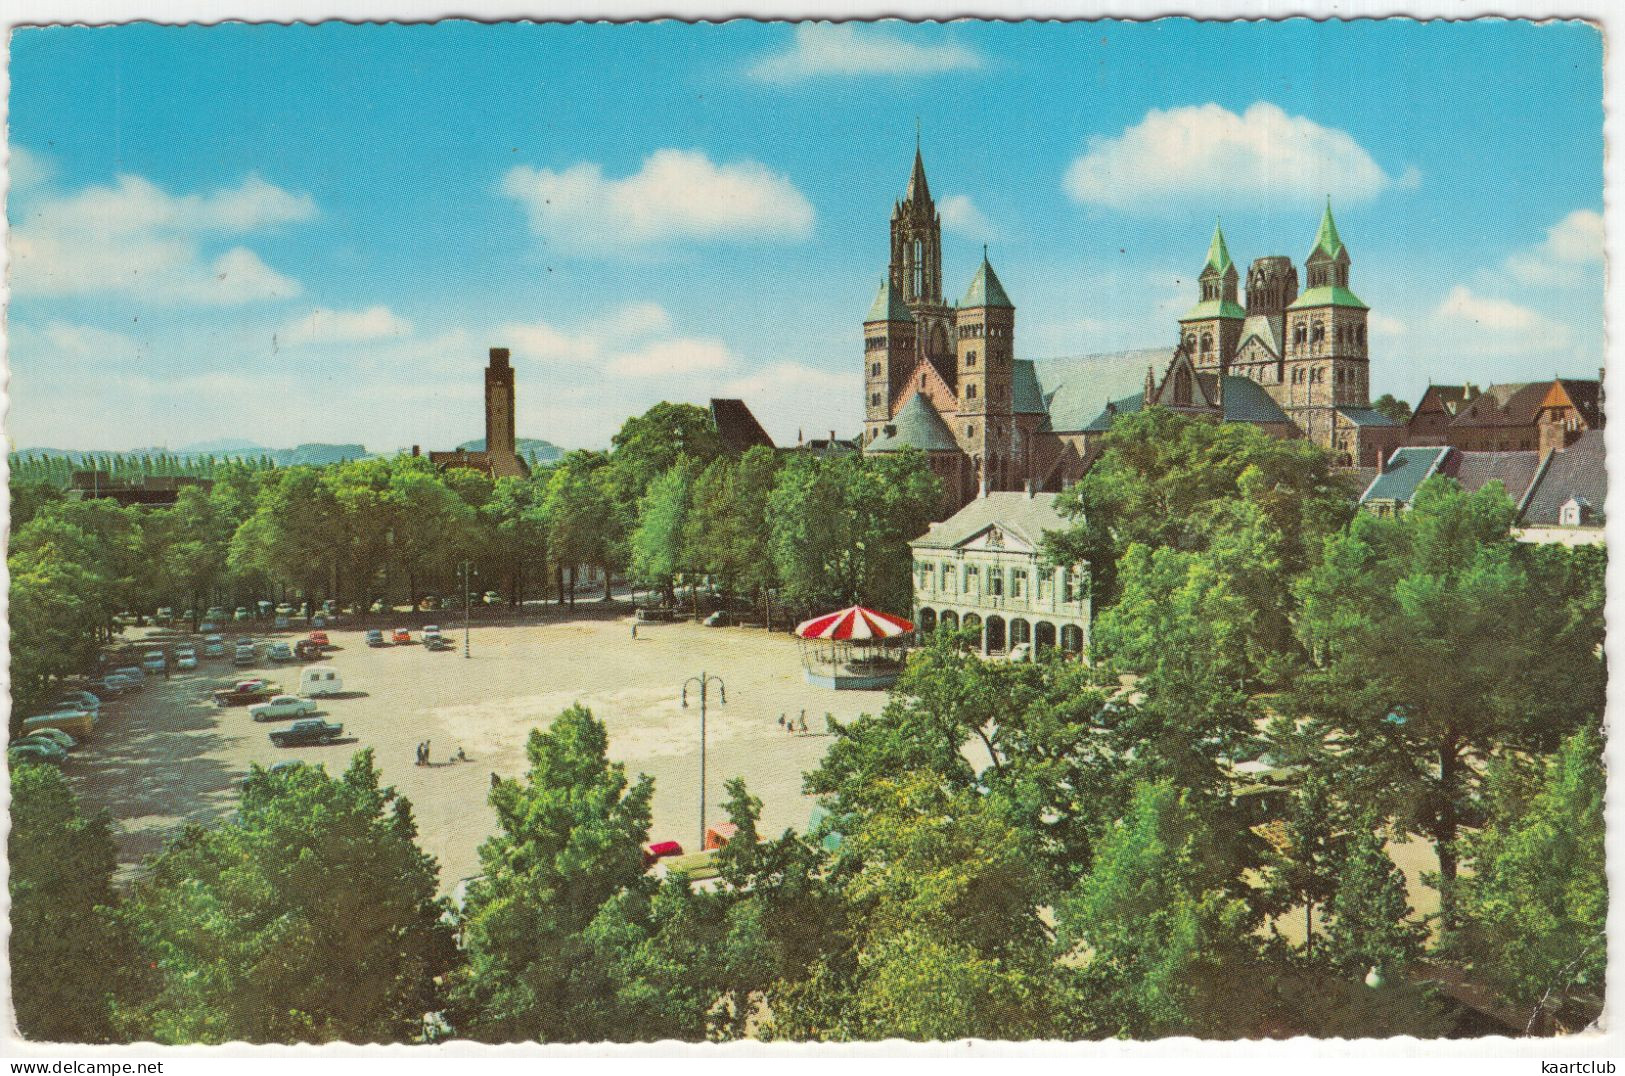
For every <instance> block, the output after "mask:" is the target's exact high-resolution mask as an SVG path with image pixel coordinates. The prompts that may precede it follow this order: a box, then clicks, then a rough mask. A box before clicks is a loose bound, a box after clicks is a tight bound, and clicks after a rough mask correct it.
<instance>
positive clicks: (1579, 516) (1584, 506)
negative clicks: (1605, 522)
mask: <svg viewBox="0 0 1625 1076" xmlns="http://www.w3.org/2000/svg"><path fill="white" fill-rule="evenodd" d="M1592 516H1593V512H1592V509H1591V502H1590V501H1587V500H1586V499H1585V498H1584V497H1570V498H1569V499H1568V500H1567V501H1566V502H1565V503H1564V504H1563V507H1562V508H1560V509H1558V511H1557V521H1558V523H1559V524H1560V525H1562V526H1564V527H1579V526H1583V525H1585V524H1587V523H1590V522H1591V519H1592Z"/></svg>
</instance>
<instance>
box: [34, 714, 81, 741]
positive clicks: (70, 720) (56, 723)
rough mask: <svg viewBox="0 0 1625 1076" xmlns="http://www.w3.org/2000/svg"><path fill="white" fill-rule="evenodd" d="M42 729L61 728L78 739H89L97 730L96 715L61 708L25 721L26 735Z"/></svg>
mask: <svg viewBox="0 0 1625 1076" xmlns="http://www.w3.org/2000/svg"><path fill="white" fill-rule="evenodd" d="M41 729H61V730H62V731H63V732H65V733H67V734H68V735H69V736H72V737H73V738H74V739H76V740H88V739H90V735H91V733H93V732H95V731H96V715H94V714H88V713H86V712H85V711H83V710H79V711H72V710H61V711H58V712H56V713H52V714H39V715H37V716H35V717H30V718H27V719H25V720H24V721H23V727H22V732H23V735H24V736H26V735H28V734H29V733H31V732H39V731H40V730H41Z"/></svg>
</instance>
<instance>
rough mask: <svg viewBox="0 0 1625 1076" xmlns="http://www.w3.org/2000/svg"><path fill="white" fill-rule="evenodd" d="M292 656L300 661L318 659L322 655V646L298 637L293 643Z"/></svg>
mask: <svg viewBox="0 0 1625 1076" xmlns="http://www.w3.org/2000/svg"><path fill="white" fill-rule="evenodd" d="M293 656H294V657H295V658H297V659H298V660H300V661H319V660H321V656H322V648H321V647H319V646H317V645H316V644H315V643H313V642H311V641H310V640H309V639H300V640H299V641H298V642H296V643H294V644H293Z"/></svg>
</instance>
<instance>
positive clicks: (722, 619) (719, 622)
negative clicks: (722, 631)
mask: <svg viewBox="0 0 1625 1076" xmlns="http://www.w3.org/2000/svg"><path fill="white" fill-rule="evenodd" d="M733 623H734V615H733V614H732V613H730V612H728V611H727V610H726V609H718V610H717V611H716V612H714V613H712V614H711V615H710V616H708V617H706V618H705V626H706V627H708V628H727V627H732V626H733Z"/></svg>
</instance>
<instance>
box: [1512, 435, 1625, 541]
mask: <svg viewBox="0 0 1625 1076" xmlns="http://www.w3.org/2000/svg"><path fill="white" fill-rule="evenodd" d="M1571 498H1572V499H1579V500H1581V501H1583V502H1584V503H1585V504H1586V505H1587V506H1588V507H1589V508H1590V510H1591V513H1592V517H1593V519H1592V521H1593V523H1595V524H1597V525H1600V524H1601V522H1602V520H1603V519H1604V518H1605V516H1606V510H1607V506H1608V466H1607V452H1606V450H1605V446H1604V444H1603V434H1602V431H1601V430H1588V431H1587V432H1585V433H1583V434H1581V435H1580V436H1579V438H1578V439H1577V440H1576V441H1575V442H1574V443H1573V444H1572V445H1569V446H1568V447H1567V448H1565V449H1563V450H1562V451H1559V452H1552V453H1550V454H1548V455H1547V457H1546V459H1545V461H1544V462H1543V463H1542V464H1541V466H1540V470H1539V472H1538V473H1537V474H1536V475H1535V477H1534V481H1533V482H1532V483H1531V484H1530V486H1529V491H1528V492H1527V493H1526V494H1525V495H1524V498H1523V503H1522V504H1520V505H1519V507H1518V524H1519V526H1524V527H1542V526H1545V527H1553V526H1557V525H1558V524H1559V523H1560V522H1561V519H1560V513H1561V511H1562V508H1563V505H1565V504H1567V503H1568V502H1569V500H1570V499H1571Z"/></svg>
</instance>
